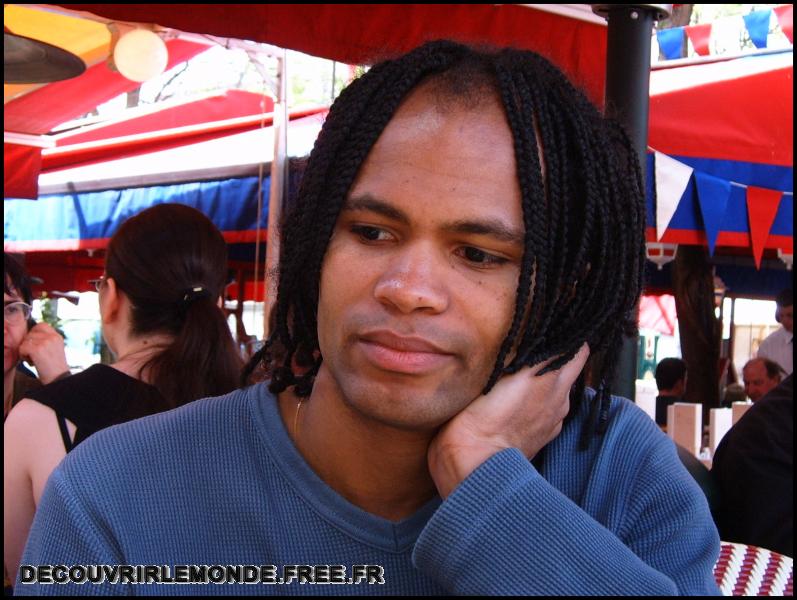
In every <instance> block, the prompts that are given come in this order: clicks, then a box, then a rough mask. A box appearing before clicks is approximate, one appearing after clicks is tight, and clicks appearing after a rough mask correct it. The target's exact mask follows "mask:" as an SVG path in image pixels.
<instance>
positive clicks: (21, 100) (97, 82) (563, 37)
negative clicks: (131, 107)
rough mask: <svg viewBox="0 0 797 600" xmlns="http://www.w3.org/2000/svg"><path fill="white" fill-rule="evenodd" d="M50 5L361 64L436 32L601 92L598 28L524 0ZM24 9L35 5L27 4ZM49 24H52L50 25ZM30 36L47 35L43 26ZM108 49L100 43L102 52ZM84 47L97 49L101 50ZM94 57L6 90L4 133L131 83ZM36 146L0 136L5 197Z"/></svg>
mask: <svg viewBox="0 0 797 600" xmlns="http://www.w3.org/2000/svg"><path fill="white" fill-rule="evenodd" d="M55 6H61V7H63V8H64V9H65V12H67V13H68V14H73V15H74V14H78V15H79V14H84V13H86V12H87V13H92V15H90V16H91V17H92V18H96V19H98V20H100V21H103V20H108V21H120V22H128V23H156V24H158V25H159V26H162V27H168V28H173V29H177V30H180V31H184V32H191V33H199V34H210V35H215V36H222V37H226V38H236V39H243V40H253V41H257V42H266V43H270V44H275V45H277V46H280V47H283V48H289V49H293V50H298V51H301V52H305V53H308V54H313V55H317V56H322V57H325V58H330V59H335V60H338V61H342V62H346V63H349V64H364V63H370V62H373V61H374V60H377V59H379V58H383V57H386V56H389V55H392V54H398V53H401V52H404V51H406V50H409V49H411V48H413V47H415V46H417V45H419V44H421V43H423V42H425V41H428V40H432V39H438V38H451V39H457V40H461V41H466V42H471V43H486V44H494V45H514V46H517V47H521V48H528V49H532V50H535V51H537V52H540V53H541V54H544V55H546V56H548V57H549V58H550V59H551V60H553V61H554V62H555V63H557V64H558V65H559V66H560V67H561V68H562V69H564V70H565V71H566V72H568V73H569V74H570V76H571V78H572V79H573V80H574V81H576V82H577V83H579V84H581V85H582V87H583V88H584V89H585V91H586V92H587V93H588V94H589V95H590V96H591V97H592V98H593V100H594V101H596V102H597V103H602V99H603V87H604V79H605V61H606V27H605V25H602V24H600V22H599V21H600V19H598V18H597V17H595V16H594V15H592V14H591V13H589V12H586V11H583V10H575V9H572V10H571V12H572V13H574V14H576V15H580V18H571V17H568V16H563V15H561V14H555V13H553V12H549V11H548V10H541V9H535V8H529V7H527V6H514V5H485V4H481V5H478V4H476V5H468V4H450V5H425V4H408V5H404V4H388V5H362V4H357V5H354V4H349V5H340V4H336V5H321V4H314V5H283V4H194V5H191V8H190V10H186V7H185V5H181V4H127V5H123V4H63V5H55ZM551 6H552V7H566V6H569V5H551ZM75 11H83V12H75ZM20 12H23V11H22V10H21V9H20V10H17V11H16V12H12V14H11V16H12V17H17V16H18V13H20ZM30 12H34V11H32V10H31V9H28V13H30ZM87 16H88V15H87ZM62 19H63V17H62ZM585 19H587V20H585ZM31 20H32V19H30V18H29V15H28V19H27V21H28V22H27V23H26V25H27V26H28V27H32V28H34V30H25V34H26V35H33V34H34V33H36V32H35V27H34V25H35V24H31V23H30V21H31ZM73 20H75V19H73ZM596 21H597V22H596ZM10 25H12V26H16V23H10ZM20 27H21V24H20ZM49 27H50V29H52V28H53V25H52V24H49ZM12 29H13V27H12ZM34 37H37V39H42V41H48V40H47V35H46V32H43V33H42V34H40V35H34ZM167 44H168V49H169V65H168V67H169V68H171V67H172V66H174V65H175V64H178V63H180V62H183V61H185V60H187V59H189V58H191V57H192V56H194V55H195V54H197V53H198V52H201V51H202V50H203V49H205V48H207V46H204V45H202V44H196V43H192V42H188V41H185V40H179V39H177V40H170V41H169V42H168V43H167ZM109 49H110V47H106V48H105V50H104V51H105V52H108V51H109ZM93 51H94V52H95V54H96V53H97V52H102V49H100V50H97V49H96V48H95V49H94V50H93ZM106 56H107V55H106ZM95 61H96V62H95V63H94V64H90V66H89V68H88V69H87V70H86V72H85V73H84V74H83V75H81V76H79V77H76V78H73V79H69V80H66V81H61V82H56V83H51V84H48V85H45V86H41V87H38V88H35V89H32V90H30V89H27V90H23V93H21V94H20V95H18V96H17V97H12V99H11V100H8V97H6V100H7V101H6V103H5V106H4V111H3V113H4V121H5V123H4V129H5V131H6V132H12V133H15V134H26V135H41V134H45V133H48V132H50V131H51V130H52V129H53V127H55V126H56V125H59V124H61V123H64V122H67V121H69V120H71V119H74V118H76V117H79V116H80V115H83V114H86V113H87V112H89V111H90V110H92V109H93V108H95V107H96V106H97V105H99V104H101V103H102V102H105V101H107V100H110V99H112V98H114V97H116V96H118V95H119V94H121V93H124V92H127V91H131V90H133V89H135V88H136V87H137V86H138V84H137V83H134V82H131V81H129V80H127V79H125V78H124V77H122V76H121V75H120V74H118V73H116V72H114V71H111V70H110V69H109V68H108V65H107V64H106V61H105V60H104V59H101V60H98V61H97V60H96V57H95ZM65 99H68V101H65ZM205 108H207V106H206V107H205ZM257 112H269V111H268V110H263V111H257ZM242 114H253V113H252V112H251V111H250V112H246V113H242ZM210 120H212V119H210ZM109 135H111V136H115V135H117V134H116V133H115V132H114V133H112V134H109ZM77 141H83V140H79V139H78V138H75V139H73V140H70V141H69V142H67V141H66V140H64V141H63V142H61V143H59V146H61V145H62V144H64V143H75V142H77ZM40 154H41V150H40V149H39V148H36V147H33V148H24V149H22V148H17V149H10V148H9V146H8V144H6V151H5V153H4V166H5V173H6V175H5V177H4V197H20V198H35V197H36V196H37V193H36V192H37V186H36V179H37V176H38V172H39V170H38V169H39V167H38V165H39V162H40V161H41V158H40ZM45 163H47V164H45V165H44V167H45V168H47V167H53V166H61V165H60V164H58V165H56V164H53V163H48V161H47V160H45ZM69 164H72V163H69Z"/></svg>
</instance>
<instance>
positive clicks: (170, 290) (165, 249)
mask: <svg viewBox="0 0 797 600" xmlns="http://www.w3.org/2000/svg"><path fill="white" fill-rule="evenodd" d="M105 272H106V275H107V276H108V277H109V278H113V279H114V280H115V281H116V284H117V286H118V287H119V289H120V290H121V291H122V292H124V294H125V295H126V296H127V297H128V299H129V300H130V302H131V304H132V317H131V320H132V323H131V327H132V334H133V335H134V336H137V335H144V334H150V333H166V334H170V335H172V336H174V341H173V342H172V343H171V344H170V345H168V346H166V347H165V348H164V349H163V351H161V352H158V353H157V354H155V355H154V356H153V357H152V358H151V359H150V360H149V361H148V362H147V363H146V364H145V365H144V366H143V367H142V372H145V371H146V372H147V373H148V379H149V381H150V382H151V383H152V384H153V385H154V386H155V387H156V388H157V389H158V391H159V392H160V393H161V394H162V395H163V397H164V398H165V399H166V402H167V403H168V406H167V407H166V408H173V407H175V406H180V405H181V404H185V403H186V402H190V401H191V400H196V399H197V398H202V397H205V396H217V395H220V394H224V393H227V392H229V391H231V390H234V389H235V388H236V387H237V383H238V374H239V372H240V368H241V359H240V356H239V353H238V349H237V348H236V347H235V344H234V342H233V339H232V335H231V334H230V330H229V327H228V326H227V322H226V321H225V319H224V314H223V313H222V311H221V310H220V309H219V307H218V306H217V304H216V302H217V301H218V299H219V297H220V296H221V295H222V293H223V291H224V285H225V283H226V277H227V245H226V243H225V242H224V238H223V237H222V235H221V233H220V232H219V230H218V229H216V227H215V225H213V223H212V222H211V221H210V219H208V218H207V217H206V216H205V215H203V214H202V213H201V212H199V211H198V210H196V209H193V208H191V207H189V206H184V205H182V204H158V205H156V206H153V207H152V208H148V209H147V210H145V211H143V212H141V213H139V214H137V215H136V216H134V217H131V218H130V219H128V220H127V221H125V222H124V223H123V224H122V226H121V227H120V228H119V230H118V231H117V232H116V234H115V235H114V236H113V237H112V238H111V242H110V244H109V245H108V252H107V256H106V260H105Z"/></svg>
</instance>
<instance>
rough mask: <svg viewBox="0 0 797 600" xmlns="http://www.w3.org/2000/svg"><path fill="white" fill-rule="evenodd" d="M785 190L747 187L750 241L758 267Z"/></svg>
mask: <svg viewBox="0 0 797 600" xmlns="http://www.w3.org/2000/svg"><path fill="white" fill-rule="evenodd" d="M782 196H783V192H781V191H778V190H768V189H765V188H759V187H754V186H752V185H751V186H748V187H747V217H748V219H749V221H750V241H751V243H752V246H753V257H754V258H755V266H756V269H760V268H761V257H762V256H763V255H764V246H765V245H766V242H767V238H768V237H769V230H770V228H771V227H772V223H774V222H775V215H777V214H778V207H779V206H780V199H781V197H782Z"/></svg>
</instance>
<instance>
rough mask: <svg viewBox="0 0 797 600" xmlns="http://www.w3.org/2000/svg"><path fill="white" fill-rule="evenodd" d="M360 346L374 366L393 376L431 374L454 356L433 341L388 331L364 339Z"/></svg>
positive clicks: (381, 331)
mask: <svg viewBox="0 0 797 600" xmlns="http://www.w3.org/2000/svg"><path fill="white" fill-rule="evenodd" d="M358 346H359V348H360V349H361V350H362V352H363V354H365V358H366V360H367V361H368V362H370V363H371V364H372V365H373V366H375V367H377V368H378V369H382V370H384V371H390V372H394V373H406V374H414V375H418V374H424V373H429V372H432V371H435V370H437V369H439V368H441V367H442V366H444V365H445V363H446V362H448V361H449V360H451V359H452V358H453V354H452V353H450V352H446V351H445V350H444V349H442V348H441V347H440V346H439V345H438V344H435V343H434V342H432V341H431V340H427V339H425V338H421V337H414V336H410V337H407V336H400V335H398V334H395V333H393V332H392V331H387V330H378V331H370V332H367V333H365V334H363V335H361V336H360V337H359V339H358Z"/></svg>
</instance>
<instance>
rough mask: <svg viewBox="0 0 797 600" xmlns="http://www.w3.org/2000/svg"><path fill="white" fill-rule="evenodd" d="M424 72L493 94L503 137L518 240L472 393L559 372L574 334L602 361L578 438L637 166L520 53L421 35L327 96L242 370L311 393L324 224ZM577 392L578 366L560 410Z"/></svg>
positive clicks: (466, 90) (623, 144) (634, 224)
mask: <svg viewBox="0 0 797 600" xmlns="http://www.w3.org/2000/svg"><path fill="white" fill-rule="evenodd" d="M427 80H430V81H434V82H435V85H437V86H438V87H439V88H442V91H443V92H446V90H447V91H448V96H446V94H445V93H444V94H443V95H442V96H443V97H453V96H456V95H462V94H464V98H465V99H466V100H467V99H470V98H476V99H478V98H480V97H482V96H483V95H484V94H497V95H498V97H499V98H500V100H501V103H502V104H503V106H504V110H505V114H506V118H507V122H508V125H509V128H510V130H511V133H512V137H513V141H514V151H515V156H516V162H517V176H518V184H519V188H520V192H521V204H522V206H521V208H522V214H523V224H524V228H525V233H524V242H523V243H524V248H523V254H522V259H521V265H520V275H519V278H518V286H517V294H516V300H515V310H514V314H513V317H512V320H511V323H510V325H509V328H508V331H507V334H506V337H505V339H504V340H503V342H502V344H501V347H500V349H499V351H498V354H497V357H496V362H495V365H494V367H493V370H492V373H491V375H490V377H489V379H488V381H487V383H486V386H485V392H486V391H488V390H489V389H490V388H491V387H492V386H493V385H494V384H495V382H496V381H497V380H498V378H499V377H500V376H501V375H502V374H503V373H513V372H516V371H518V370H519V369H521V368H522V367H524V366H526V365H535V364H539V363H541V362H545V361H549V364H548V366H547V367H546V369H545V370H552V369H557V368H560V367H561V366H562V365H563V364H565V363H566V362H567V361H569V360H570V359H572V357H573V356H574V355H575V353H576V352H577V351H578V349H579V348H580V347H581V345H582V344H583V343H584V342H587V343H588V344H589V345H590V348H591V350H592V353H593V355H597V354H600V355H602V357H603V358H602V360H601V361H600V363H599V364H597V365H596V369H597V373H598V374H599V380H600V381H601V385H599V386H598V393H597V394H596V398H595V401H594V403H593V406H592V409H591V420H590V425H589V427H587V428H585V430H584V435H585V436H588V434H589V433H590V432H593V431H598V432H600V431H602V430H603V429H605V425H606V422H607V419H608V412H607V411H608V402H609V394H610V389H609V382H610V381H611V380H612V379H611V377H612V375H613V372H614V366H615V364H616V361H617V356H618V352H619V344H620V341H621V339H622V335H623V333H624V332H625V331H626V330H627V329H628V327H629V316H630V315H631V314H632V311H633V308H634V306H635V303H636V301H637V299H638V296H639V293H640V291H641V276H642V267H643V264H644V217H645V215H644V205H643V202H642V200H643V191H642V190H643V188H642V185H641V179H640V170H639V166H638V164H637V162H636V156H635V153H634V151H633V147H632V145H631V143H630V141H629V140H628V137H627V136H626V135H625V134H624V132H623V131H622V129H621V128H620V127H619V126H618V125H616V124H614V123H613V122H611V121H608V120H606V119H604V118H603V117H601V115H600V114H599V113H598V111H597V110H596V109H595V108H594V106H592V105H591V104H590V103H589V101H588V100H587V99H586V97H585V96H584V95H583V94H582V93H581V92H579V91H578V90H576V89H575V88H574V87H573V86H572V85H571V84H570V83H569V82H568V81H567V80H566V78H565V77H564V76H563V75H562V74H561V73H560V72H559V71H558V70H557V69H556V68H555V67H553V66H552V65H551V64H550V63H549V62H548V61H547V60H545V59H544V58H542V57H540V56H539V55H536V54H534V53H532V52H527V51H517V50H508V49H505V50H502V51H499V52H496V53H490V52H479V51H475V50H472V49H470V48H468V47H466V46H462V45H460V44H456V43H453V42H431V43H429V44H425V45H424V46H422V47H420V48H418V49H416V50H414V51H412V52H410V53H408V54H406V55H404V56H403V57H401V58H399V59H396V60H391V61H386V62H383V63H380V64H379V65H377V66H374V67H373V68H372V69H371V70H370V71H369V72H368V73H366V74H365V75H364V76H362V77H360V78H359V79H357V80H355V81H354V82H353V83H352V84H351V85H350V86H349V87H348V88H347V89H346V90H345V91H344V92H343V93H342V94H341V95H340V96H339V97H338V99H337V100H336V101H335V103H334V105H333V106H332V108H331V110H330V113H329V116H328V118H327V122H326V123H325V125H324V128H323V130H322V133H321V135H319V138H318V140H317V141H316V144H315V147H314V149H313V152H312V154H311V156H310V159H309V162H308V164H307V169H306V173H305V175H304V178H303V180H302V182H301V185H300V189H299V192H298V196H297V201H296V204H295V206H294V207H293V208H292V209H291V210H290V211H288V213H287V215H286V219H285V223H284V226H283V237H282V242H283V248H284V249H286V251H285V252H283V254H282V256H281V258H280V265H279V290H278V295H277V302H276V305H275V313H274V322H273V327H272V335H271V336H270V338H269V340H268V342H267V344H266V345H265V346H264V348H263V349H262V350H261V351H259V352H258V353H257V354H256V355H255V357H253V359H252V361H251V363H250V367H252V368H253V365H255V364H256V363H257V362H262V363H263V365H264V366H265V367H266V371H267V372H268V373H269V374H270V376H271V383H270V389H271V391H272V392H274V393H279V392H281V391H283V390H284V389H286V388H287V387H289V386H291V385H293V386H295V391H296V393H297V394H298V395H300V396H306V395H309V394H310V392H311V390H312V385H313V381H314V378H315V375H316V373H317V372H318V369H319V368H320V366H321V364H322V361H323V357H322V356H321V353H320V350H319V347H318V332H317V310H318V297H319V286H320V274H321V267H322V264H323V260H324V255H325V253H326V249H327V246H328V244H329V241H330V238H331V236H332V232H333V230H334V227H335V223H336V221H337V218H338V215H339V213H340V211H341V209H342V207H343V204H344V202H345V201H346V197H347V195H348V193H349V191H350V189H351V186H352V184H353V182H354V179H355V178H356V176H357V173H358V171H359V169H360V168H361V166H362V164H363V162H364V161H365V159H366V157H367V156H368V153H369V152H370V150H371V148H372V147H373V145H374V144H375V143H376V141H377V139H378V138H379V136H380V135H381V133H382V131H384V129H385V127H386V126H387V124H388V123H389V122H390V120H391V119H392V118H393V115H394V114H395V112H396V110H398V107H399V106H400V105H401V103H402V102H403V101H404V99H405V98H406V97H407V96H408V95H409V94H410V93H411V92H412V91H413V90H414V89H415V88H417V86H418V85H419V84H420V83H421V82H424V81H427ZM540 149H541V150H540ZM540 153H541V154H542V156H543V162H544V164H540V156H539V155H540ZM629 174H630V175H629ZM287 249H290V250H289V251H288V250H287ZM510 359H511V360H510ZM248 373H251V368H250V369H249V370H248ZM583 390H584V376H583V374H582V375H581V376H580V377H579V379H578V381H577V382H576V385H575V386H574V387H573V390H572V392H571V405H572V406H573V407H575V406H576V405H577V404H578V403H579V402H581V399H582V398H583V397H584V394H583ZM572 412H573V411H571V413H572ZM585 439H586V438H585Z"/></svg>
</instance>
